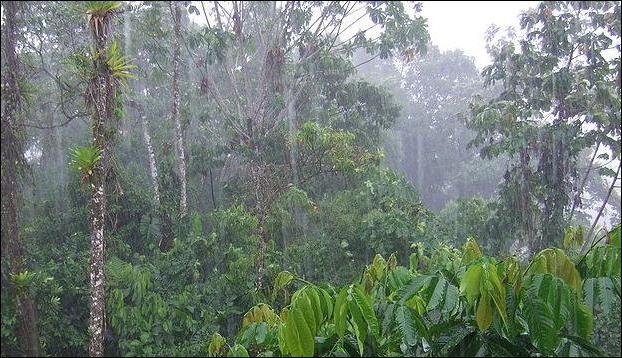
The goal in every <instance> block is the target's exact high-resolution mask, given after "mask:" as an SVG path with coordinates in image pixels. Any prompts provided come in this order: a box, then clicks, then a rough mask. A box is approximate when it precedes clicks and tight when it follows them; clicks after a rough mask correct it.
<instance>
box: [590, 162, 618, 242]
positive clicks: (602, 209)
mask: <svg viewBox="0 0 622 358" xmlns="http://www.w3.org/2000/svg"><path fill="white" fill-rule="evenodd" d="M621 166H622V161H620V164H618V170H617V171H616V175H615V177H613V181H612V182H611V186H609V191H608V192H607V196H606V197H605V200H603V205H601V207H600V210H598V215H596V219H594V222H593V223H592V227H590V231H589V232H588V233H587V235H586V236H585V237H587V238H589V237H590V236H591V235H592V233H593V232H594V228H596V224H597V223H598V220H600V217H601V215H602V214H603V211H604V210H605V206H607V202H608V201H609V197H610V196H611V193H612V192H613V188H614V187H615V185H616V182H617V181H618V175H619V174H620V167H621Z"/></svg>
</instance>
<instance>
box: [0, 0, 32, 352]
mask: <svg viewBox="0 0 622 358" xmlns="http://www.w3.org/2000/svg"><path fill="white" fill-rule="evenodd" d="M2 6H3V7H4V9H5V11H6V23H5V25H6V27H5V28H4V29H3V31H2V32H3V35H4V36H3V38H2V45H3V49H2V50H3V51H2V57H3V60H5V61H6V63H5V66H6V67H5V68H3V69H2V92H3V93H2V121H1V123H2V124H1V129H0V131H1V137H2V146H1V147H2V149H1V155H2V253H3V255H7V256H8V261H9V271H10V273H11V274H12V275H16V274H19V273H22V272H24V269H25V258H24V249H23V246H22V241H21V237H20V233H19V221H18V220H19V217H18V206H19V200H20V189H19V183H18V170H19V167H18V166H19V165H20V164H24V163H23V158H22V149H21V140H20V129H19V128H20V124H19V123H18V121H19V114H20V113H19V112H20V102H21V101H20V99H21V96H20V88H19V82H18V72H19V62H18V58H17V53H16V51H15V49H16V35H17V34H16V24H15V19H16V16H17V3H16V2H12V1H11V2H5V3H3V4H2ZM11 288H12V290H13V291H14V292H13V293H14V295H15V311H16V314H17V338H18V340H19V344H20V348H21V351H22V354H23V355H24V356H37V355H39V354H40V351H39V332H38V328H37V318H36V307H35V304H34V302H33V300H32V297H31V296H30V294H29V292H28V287H17V286H12V287H11Z"/></svg>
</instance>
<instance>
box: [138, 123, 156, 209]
mask: <svg viewBox="0 0 622 358" xmlns="http://www.w3.org/2000/svg"><path fill="white" fill-rule="evenodd" d="M140 121H141V122H142V126H143V138H144V139H145V146H146V147H147V154H148V156H149V174H151V183H152V184H153V198H154V201H155V205H156V208H158V209H159V208H160V186H159V184H158V167H157V166H156V161H155V153H154V151H153V146H152V145H151V135H149V127H148V125H147V116H145V115H144V114H143V113H142V111H141V113H140Z"/></svg>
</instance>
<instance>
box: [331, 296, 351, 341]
mask: <svg viewBox="0 0 622 358" xmlns="http://www.w3.org/2000/svg"><path fill="white" fill-rule="evenodd" d="M347 297H348V290H347V288H345V287H344V288H343V289H342V290H341V292H339V295H337V300H336V301H335V315H334V316H333V318H334V323H335V331H336V332H337V334H338V335H339V338H343V336H344V334H345V331H346V325H347V321H346V319H347V314H348V304H347Z"/></svg>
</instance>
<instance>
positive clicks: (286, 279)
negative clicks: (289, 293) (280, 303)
mask: <svg viewBox="0 0 622 358" xmlns="http://www.w3.org/2000/svg"><path fill="white" fill-rule="evenodd" d="M293 279H294V275H293V274H291V273H290V272H288V271H281V272H279V274H278V275H277V276H276V280H274V289H273V290H272V301H274V300H276V296H277V294H278V293H279V291H280V290H281V289H283V288H284V287H285V286H287V285H288V284H289V283H290V282H292V280H293Z"/></svg>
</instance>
